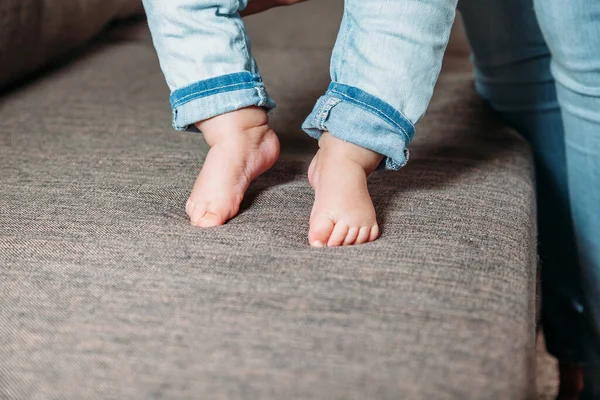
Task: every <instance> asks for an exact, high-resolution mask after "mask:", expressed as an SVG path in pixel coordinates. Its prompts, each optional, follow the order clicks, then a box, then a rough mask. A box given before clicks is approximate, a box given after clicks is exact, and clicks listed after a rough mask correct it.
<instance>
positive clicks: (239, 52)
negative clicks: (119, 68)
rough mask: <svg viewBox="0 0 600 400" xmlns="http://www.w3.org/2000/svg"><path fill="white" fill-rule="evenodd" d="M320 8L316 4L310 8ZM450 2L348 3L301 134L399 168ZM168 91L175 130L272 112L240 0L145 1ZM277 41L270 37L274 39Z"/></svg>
mask: <svg viewBox="0 0 600 400" xmlns="http://www.w3.org/2000/svg"><path fill="white" fill-rule="evenodd" d="M317 1H320V0H317ZM456 1H457V0H428V1H423V0H402V1H400V0H368V1H366V0H346V4H345V12H344V17H343V21H342V24H341V28H340V32H339V36H338V39H337V42H336V45H335V48H334V50H333V55H332V60H331V79H332V82H331V85H330V86H329V88H328V90H327V92H326V93H325V94H324V95H323V96H322V97H321V98H320V99H318V101H317V104H316V106H315V108H314V110H313V112H312V113H311V114H310V115H309V116H308V118H307V119H306V121H305V123H304V125H303V128H304V130H305V131H306V132H307V133H308V134H309V135H311V136H313V137H315V138H319V137H320V136H321V134H322V132H323V131H325V130H327V131H329V132H330V133H331V134H332V135H334V136H336V137H338V138H340V139H343V140H345V141H348V142H351V143H354V144H357V145H359V146H362V147H364V148H368V149H371V150H373V151H375V152H377V153H380V154H382V155H384V156H385V161H384V163H383V165H382V166H383V167H386V168H388V169H398V168H400V167H401V166H402V165H404V164H405V163H406V161H407V159H408V152H407V150H406V148H407V146H408V144H409V142H410V141H411V139H412V138H413V135H414V123H415V122H416V121H417V120H419V119H420V118H421V116H422V115H423V113H424V112H425V109H426V108H427V105H428V104H429V101H430V99H431V95H432V93H433V87H434V85H435V82H436V80H437V78H438V74H439V71H440V68H441V64H442V56H443V53H444V50H445V47H446V44H447V42H448V37H449V35H450V30H451V26H452V22H453V20H454V16H455V10H456ZM144 5H145V7H146V12H147V14H148V21H149V24H150V29H151V31H152V36H153V39H154V44H155V47H156V49H157V51H158V55H159V59H160V63H161V67H162V70H163V72H164V74H165V76H166V79H167V83H168V85H169V87H170V88H171V106H172V110H173V126H174V127H175V128H176V129H185V128H186V126H188V125H190V124H194V123H196V122H198V121H201V120H205V119H207V118H210V117H213V116H216V115H219V114H223V113H226V112H230V111H234V110H237V109H239V108H243V107H248V106H252V105H255V106H261V107H264V108H266V109H270V108H273V107H274V106H275V103H274V101H273V100H272V99H271V98H270V97H269V95H268V94H267V91H266V90H265V86H264V84H263V81H262V79H261V77H260V74H259V71H258V68H257V66H256V62H255V61H254V58H253V57H252V53H251V49H250V40H249V38H248V35H247V34H246V30H245V28H244V23H243V22H242V19H241V18H240V15H239V11H241V10H243V9H244V8H245V7H246V5H247V0H144ZM274 34H277V32H274Z"/></svg>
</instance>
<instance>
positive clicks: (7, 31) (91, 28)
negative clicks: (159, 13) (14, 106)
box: [0, 0, 141, 86]
mask: <svg viewBox="0 0 600 400" xmlns="http://www.w3.org/2000/svg"><path fill="white" fill-rule="evenodd" d="M140 12H141V0H59V1H57V0H2V1H1V2H0V86H3V85H5V84H7V83H9V82H11V81H13V80H14V79H17V78H20V77H22V76H23V75H25V74H27V73H29V72H31V71H33V70H35V69H36V68H38V67H40V66H41V65H44V64H45V63H47V62H48V61H50V60H52V59H54V58H55V57H56V56H58V55H60V54H63V53H64V52H66V51H68V50H70V49H72V48H73V47H75V46H79V45H81V44H82V43H85V42H86V41H87V40H89V39H90V38H91V37H92V36H93V35H95V34H97V33H98V32H99V31H100V30H101V29H102V28H103V27H104V26H105V25H106V24H107V23H108V22H110V21H112V20H114V19H116V18H124V17H128V16H131V15H135V14H137V13H140Z"/></svg>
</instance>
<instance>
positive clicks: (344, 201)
mask: <svg viewBox="0 0 600 400" xmlns="http://www.w3.org/2000/svg"><path fill="white" fill-rule="evenodd" d="M319 148H320V150H319V151H318V152H317V154H316V155H315V158H314V159H313V161H312V163H311V165H310V167H309V170H308V177H309V180H310V183H311V185H312V187H313V189H314V190H315V204H314V206H313V210H312V214H311V217H310V230H309V233H308V241H309V243H310V244H311V246H314V247H324V246H342V245H344V246H347V245H353V244H362V243H366V242H371V241H373V240H375V239H377V237H378V236H379V227H378V225H377V220H376V217H375V209H374V207H373V202H372V201H371V197H370V196H369V191H368V188H367V177H368V176H369V174H371V172H373V171H374V170H375V168H377V166H378V165H379V163H380V162H381V160H382V159H383V157H382V156H381V155H379V154H377V153H375V152H373V151H371V150H367V149H364V148H362V147H359V146H357V145H355V144H352V143H348V142H345V141H343V140H340V139H338V138H336V137H334V136H332V135H331V134H330V133H328V132H325V133H324V134H323V136H322V137H321V139H320V140H319Z"/></svg>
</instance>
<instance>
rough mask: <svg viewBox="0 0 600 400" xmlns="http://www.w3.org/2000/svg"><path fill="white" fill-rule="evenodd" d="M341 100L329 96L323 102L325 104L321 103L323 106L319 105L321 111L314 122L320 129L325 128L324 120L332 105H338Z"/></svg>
mask: <svg viewBox="0 0 600 400" xmlns="http://www.w3.org/2000/svg"><path fill="white" fill-rule="evenodd" d="M341 101H342V100H341V99H338V98H336V97H331V98H330V99H328V100H327V101H326V102H325V104H323V106H322V107H321V112H320V113H319V114H318V118H317V124H316V125H317V127H318V128H319V129H320V130H325V121H326V120H327V116H329V113H330V112H331V110H332V109H333V107H335V106H336V105H338V104H339V103H340V102H341Z"/></svg>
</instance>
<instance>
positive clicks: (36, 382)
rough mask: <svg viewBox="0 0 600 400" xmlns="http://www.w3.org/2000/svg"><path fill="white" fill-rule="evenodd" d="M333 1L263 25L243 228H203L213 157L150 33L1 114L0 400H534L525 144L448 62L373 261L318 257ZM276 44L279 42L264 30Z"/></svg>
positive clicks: (17, 96)
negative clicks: (273, 152)
mask: <svg viewBox="0 0 600 400" xmlns="http://www.w3.org/2000/svg"><path fill="white" fill-rule="evenodd" d="M339 11H340V3H339V2H338V1H325V0H323V1H317V2H313V3H307V4H305V5H301V6H298V7H297V8H293V9H287V10H283V9H282V10H278V11H273V12H272V13H270V14H266V15H264V16H258V17H252V18H251V19H250V20H249V25H250V28H251V33H252V37H254V38H255V40H254V52H255V54H256V56H257V58H258V60H259V63H260V65H261V69H262V72H263V73H264V76H265V81H266V82H267V85H268V87H269V90H270V92H271V94H272V95H274V96H275V97H276V98H277V99H278V101H279V108H278V109H276V111H275V112H274V114H273V124H274V126H275V128H276V129H277V130H278V131H279V133H280V134H281V136H282V139H283V153H282V157H281V160H280V161H279V162H278V164H277V165H276V167H275V168H274V169H273V170H272V171H271V172H269V173H267V174H265V175H264V176H262V177H261V178H259V179H258V181H257V182H256V183H255V184H254V185H253V186H252V187H251V189H250V192H249V194H248V196H247V199H246V200H245V202H244V204H243V207H242V208H243V210H242V212H241V214H240V215H239V216H238V217H237V218H235V219H234V220H232V221H231V222H230V223H228V224H227V225H225V226H223V227H220V228H216V229H210V230H200V229H195V228H193V227H191V226H190V225H189V223H188V221H187V219H186V216H185V211H184V204H185V201H186V198H187V195H188V193H189V190H190V189H191V187H192V184H193V182H194V179H195V176H196V174H197V172H198V169H199V168H200V166H201V162H202V159H203V155H204V154H205V152H206V146H205V145H204V144H203V142H202V140H201V138H200V137H199V136H197V135H193V134H189V133H181V132H175V131H173V130H172V129H171V128H170V111H169V105H168V98H167V97H168V91H167V89H166V85H165V84H164V81H163V78H162V75H161V73H160V71H159V67H158V63H157V60H156V56H155V54H154V51H153V48H152V46H151V43H150V42H149V41H148V38H147V34H144V33H141V34H139V35H136V34H131V32H130V33H129V34H127V35H124V37H127V38H128V39H122V40H121V41H116V39H115V36H114V35H113V36H112V38H111V40H110V41H107V42H106V43H105V44H99V45H96V46H95V47H93V48H92V49H90V51H89V52H88V53H87V54H85V55H83V56H81V57H79V58H78V59H76V60H74V61H73V62H72V63H70V64H69V65H67V66H65V67H64V68H62V69H60V70H56V71H53V72H51V73H50V74H48V75H46V76H44V77H42V78H40V79H39V80H37V81H35V82H32V83H31V84H29V85H27V86H24V87H21V88H19V89H17V90H14V91H12V92H11V93H7V94H5V95H4V96H3V97H2V98H0V185H1V188H2V189H1V191H0V299H1V300H0V398H2V399H188V398H199V399H350V400H352V399H356V400H358V399H361V400H362V399H374V400H379V399H428V400H431V399H503V400H504V399H524V398H528V396H530V395H531V394H532V393H531V391H532V390H533V388H534V386H535V385H534V376H535V371H534V368H533V367H534V366H533V359H534V358H533V356H534V335H535V331H534V323H535V305H534V304H535V303H534V296H535V290H534V285H535V237H534V231H535V223H534V214H535V213H534V200H533V185H532V164H531V159H530V154H529V150H528V148H527V146H526V144H525V143H524V141H523V140H522V139H521V138H519V137H518V136H517V135H516V134H514V133H513V132H512V131H510V130H508V129H506V128H504V127H503V126H502V124H501V123H499V121H497V120H496V119H495V118H494V116H493V115H492V114H491V112H490V111H489V110H488V109H487V108H486V107H485V105H484V104H483V103H482V102H481V101H480V100H478V99H477V97H476V95H475V94H474V93H473V90H472V82H471V77H470V73H469V72H468V71H465V70H464V68H459V66H461V65H464V63H465V62H464V60H463V59H459V60H458V59H457V60H454V59H452V58H450V59H448V65H447V70H446V72H445V73H444V75H443V76H442V78H441V80H440V84H439V87H438V90H437V94H436V97H435V99H434V101H433V104H432V106H431V109H430V111H429V112H428V115H427V117H426V118H425V120H424V121H423V122H422V123H421V124H420V125H419V127H418V134H417V137H416V140H415V142H414V143H413V144H412V145H411V152H412V157H411V162H410V163H409V165H408V166H407V167H406V168H405V169H403V170H402V171H400V172H399V173H377V174H375V175H374V176H373V177H372V179H371V190H372V194H373V198H374V202H375V205H376V208H377V209H378V212H379V216H380V219H381V223H382V227H383V236H382V237H381V238H380V239H379V240H377V241H376V242H374V243H372V244H368V245H363V246H359V247H353V248H337V249H318V250H315V249H310V248H309V247H308V245H307V241H306V234H307V230H308V217H309V213H310V209H311V204H312V201H313V193H312V191H311V188H310V186H309V184H308V182H307V179H306V172H305V171H306V169H307V167H308V163H309V161H310V158H311V156H312V154H313V152H314V149H315V143H314V142H313V141H312V140H311V139H309V138H307V137H306V136H305V135H303V134H302V133H301V131H300V122H301V120H302V118H303V117H304V116H305V115H306V114H307V113H308V111H309V110H310V108H311V106H312V104H313V102H314V100H315V99H316V97H317V96H318V95H319V94H321V92H322V91H323V90H325V88H326V87H327V84H328V79H329V78H328V60H329V55H330V54H329V53H330V52H329V50H330V48H331V46H332V43H333V40H334V38H335V25H336V23H337V20H338V19H339ZM268 30H270V32H272V33H271V34H267V33H265V32H267V31H268Z"/></svg>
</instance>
